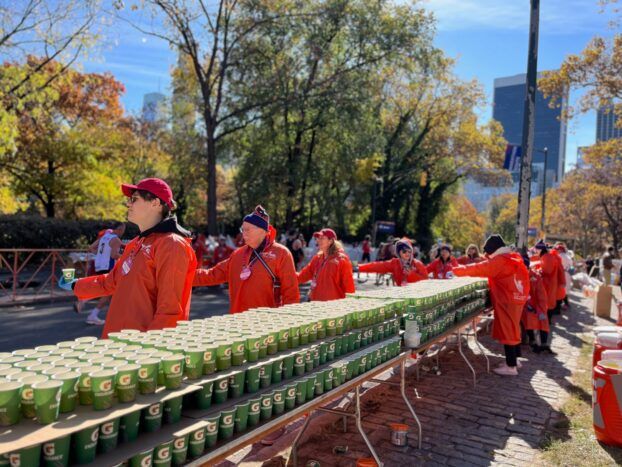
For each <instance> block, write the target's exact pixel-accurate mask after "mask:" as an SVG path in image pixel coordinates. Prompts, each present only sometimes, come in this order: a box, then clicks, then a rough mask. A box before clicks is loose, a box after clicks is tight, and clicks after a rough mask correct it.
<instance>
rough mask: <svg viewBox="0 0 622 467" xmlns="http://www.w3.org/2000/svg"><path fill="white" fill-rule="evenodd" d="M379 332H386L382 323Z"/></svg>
mask: <svg viewBox="0 0 622 467" xmlns="http://www.w3.org/2000/svg"><path fill="white" fill-rule="evenodd" d="M378 332H384V326H383V325H382V324H381V325H380V326H378Z"/></svg>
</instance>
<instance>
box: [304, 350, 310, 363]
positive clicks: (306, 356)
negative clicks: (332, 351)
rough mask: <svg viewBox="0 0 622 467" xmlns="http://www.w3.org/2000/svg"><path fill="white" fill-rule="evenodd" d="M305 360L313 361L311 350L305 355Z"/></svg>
mask: <svg viewBox="0 0 622 467" xmlns="http://www.w3.org/2000/svg"><path fill="white" fill-rule="evenodd" d="M305 361H307V362H309V361H311V352H307V355H305Z"/></svg>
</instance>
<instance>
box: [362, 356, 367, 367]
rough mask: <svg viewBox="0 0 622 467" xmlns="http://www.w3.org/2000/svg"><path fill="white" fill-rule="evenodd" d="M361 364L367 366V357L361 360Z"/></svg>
mask: <svg viewBox="0 0 622 467" xmlns="http://www.w3.org/2000/svg"><path fill="white" fill-rule="evenodd" d="M361 363H362V364H363V365H365V364H366V363H367V357H362V358H361Z"/></svg>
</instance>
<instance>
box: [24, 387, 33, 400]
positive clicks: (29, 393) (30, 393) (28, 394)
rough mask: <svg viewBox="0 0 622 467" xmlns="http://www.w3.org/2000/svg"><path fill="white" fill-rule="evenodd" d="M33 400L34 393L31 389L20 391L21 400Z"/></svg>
mask: <svg viewBox="0 0 622 467" xmlns="http://www.w3.org/2000/svg"><path fill="white" fill-rule="evenodd" d="M33 398H34V391H33V390H32V388H26V389H24V390H23V391H22V399H24V400H27V401H30V400H32V399H33Z"/></svg>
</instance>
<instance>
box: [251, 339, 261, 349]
mask: <svg viewBox="0 0 622 467" xmlns="http://www.w3.org/2000/svg"><path fill="white" fill-rule="evenodd" d="M253 347H255V349H257V350H259V347H261V344H260V343H259V341H257V342H255V345H254V346H253Z"/></svg>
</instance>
